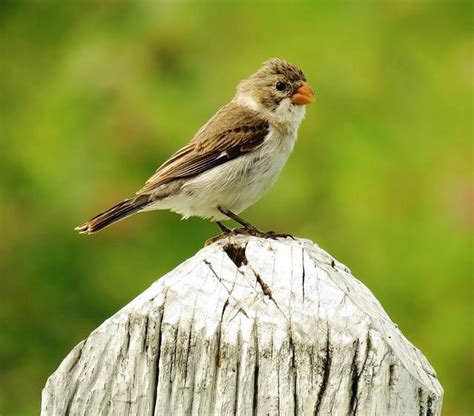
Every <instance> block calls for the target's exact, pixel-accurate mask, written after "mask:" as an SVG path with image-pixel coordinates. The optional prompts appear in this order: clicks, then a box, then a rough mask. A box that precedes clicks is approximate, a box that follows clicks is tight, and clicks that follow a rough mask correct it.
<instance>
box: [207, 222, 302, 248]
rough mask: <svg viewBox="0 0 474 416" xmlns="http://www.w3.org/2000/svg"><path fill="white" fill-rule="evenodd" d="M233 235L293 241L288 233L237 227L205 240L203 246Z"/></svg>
mask: <svg viewBox="0 0 474 416" xmlns="http://www.w3.org/2000/svg"><path fill="white" fill-rule="evenodd" d="M233 235H250V236H252V237H259V238H271V239H272V240H277V239H278V238H291V239H292V240H294V239H295V237H293V236H292V235H291V234H288V233H276V232H275V231H261V230H259V229H258V228H255V227H239V228H233V229H231V230H229V231H224V232H222V234H219V235H216V236H215V237H212V238H209V239H208V240H206V242H205V243H204V245H205V246H206V247H207V246H209V245H211V244H212V243H215V242H216V241H219V240H222V239H223V238H227V237H231V236H233Z"/></svg>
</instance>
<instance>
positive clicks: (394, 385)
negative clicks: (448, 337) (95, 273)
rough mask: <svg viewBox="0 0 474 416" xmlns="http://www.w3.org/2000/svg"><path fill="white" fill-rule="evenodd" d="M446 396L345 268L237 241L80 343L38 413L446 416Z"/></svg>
mask: <svg viewBox="0 0 474 416" xmlns="http://www.w3.org/2000/svg"><path fill="white" fill-rule="evenodd" d="M381 278H383V277H381ZM442 397H443V390H442V387H441V386H440V384H439V382H438V380H437V378H436V374H435V372H434V370H433V368H432V367H431V366H430V364H429V363H428V361H427V360H426V358H425V357H424V356H423V355H422V354H421V352H420V351H419V350H417V349H416V348H415V347H414V346H413V345H412V344H411V343H410V342H409V341H407V339H406V338H405V337H404V336H403V335H402V333H401V332H400V331H399V329H398V328H397V326H396V325H395V324H394V323H393V322H392V321H391V320H390V318H389V317H388V316H387V314H386V313H385V311H384V310H383V308H382V306H381V305H380V303H379V302H378V301H377V299H375V297H374V296H373V295H372V293H371V292H370V291H369V290H368V289H367V288H366V287H365V286H364V285H363V284H362V283H361V282H360V281H358V280H357V279H355V278H354V277H353V276H352V275H351V273H350V271H349V269H348V268H347V267H346V266H344V265H343V264H341V263H340V262H338V261H337V260H335V259H334V258H332V257H331V256H330V255H329V254H327V253H326V252H325V251H323V250H322V249H320V248H319V247H318V246H316V245H315V244H314V243H312V242H311V241H308V240H299V239H297V240H291V239H286V240H281V239H280V240H264V239H259V238H254V237H245V236H236V237H232V238H231V239H230V240H229V239H225V240H221V241H219V242H217V243H214V244H213V245H211V246H209V247H206V248H204V249H202V250H201V251H199V252H198V253H197V254H196V255H195V256H194V257H192V258H191V259H189V260H187V261H186V262H184V263H183V264H181V265H180V266H178V267H177V268H176V269H175V270H173V271H171V272H170V273H168V274H167V275H165V276H163V277H162V278H161V279H159V280H158V281H156V282H155V283H153V284H152V286H151V287H150V288H149V289H147V290H146V291H144V292H143V293H142V294H141V295H139V296H138V297H137V298H136V299H135V300H133V301H132V302H131V303H129V304H128V305H127V306H125V307H124V308H123V309H121V310H120V311H119V312H117V313H116V314H115V315H114V316H112V317H111V318H109V319H108V320H106V321H105V322H104V323H103V324H102V325H101V326H100V327H99V328H97V329H96V330H95V331H94V332H92V333H91V334H90V336H89V337H88V338H87V339H86V340H85V341H82V342H81V343H79V344H78V345H77V346H76V347H75V348H74V349H73V350H72V351H71V352H70V353H69V355H68V356H67V357H66V358H65V359H64V361H63V362H62V363H61V365H60V366H59V368H58V369H57V370H56V371H55V372H54V374H53V375H52V376H51V377H50V378H49V379H48V381H47V384H46V386H45V388H44V390H43V395H42V415H43V416H46V415H144V416H146V415H234V414H237V415H252V414H255V415H276V414H283V415H296V414H297V415H374V416H379V415H403V416H406V415H439V414H441V402H442Z"/></svg>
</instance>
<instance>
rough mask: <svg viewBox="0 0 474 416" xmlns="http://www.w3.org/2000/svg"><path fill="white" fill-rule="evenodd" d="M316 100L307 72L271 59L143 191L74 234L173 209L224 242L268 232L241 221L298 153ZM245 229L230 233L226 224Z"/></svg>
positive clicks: (161, 167) (82, 226) (245, 81)
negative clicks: (202, 221)
mask: <svg viewBox="0 0 474 416" xmlns="http://www.w3.org/2000/svg"><path fill="white" fill-rule="evenodd" d="M314 100H315V97H314V93H313V90H312V88H311V87H310V86H309V84H308V83H307V82H306V77H305V75H304V74H303V71H302V70H301V69H299V68H298V67H296V66H295V65H292V64H290V63H289V62H287V61H284V60H282V59H278V58H273V59H270V60H268V61H266V62H264V63H263V65H262V67H261V68H260V69H259V70H258V71H257V72H255V73H254V74H253V75H251V76H250V77H248V78H246V79H244V80H242V81H241V82H240V83H239V84H238V86H237V90H236V94H235V96H234V97H233V98H232V100H231V101H230V102H229V103H228V104H226V105H225V106H224V107H222V108H221V109H220V110H219V111H218V112H217V113H216V114H215V115H214V116H213V117H212V118H211V119H210V120H209V121H208V122H207V123H206V124H204V125H203V126H202V127H201V128H200V129H199V130H198V132H197V133H196V134H195V135H194V137H193V138H192V139H191V141H190V142H189V143H188V144H187V145H185V146H184V147H183V148H182V149H180V150H178V151H177V152H176V153H175V154H173V155H172V156H171V157H170V158H169V159H168V160H167V161H166V162H165V163H163V164H162V165H161V166H160V167H159V168H158V169H157V171H156V172H155V174H154V175H153V176H151V177H150V178H149V179H148V180H147V181H146V183H145V185H144V186H143V188H141V189H140V190H139V191H138V192H136V194H135V195H134V196H132V197H130V198H127V199H125V200H124V201H123V202H120V203H119V204H117V205H115V206H113V207H112V208H110V209H108V210H107V211H105V212H102V213H101V214H99V215H97V216H95V217H94V218H92V219H90V220H89V221H87V222H86V223H84V224H82V225H80V226H78V227H76V228H75V229H76V230H77V231H79V233H87V234H92V233H95V232H97V231H100V230H102V229H103V228H105V227H108V226H109V225H111V224H113V223H115V222H117V221H120V220H122V219H124V218H126V217H129V216H131V215H133V214H135V213H137V212H143V211H151V210H156V209H169V210H171V211H174V212H177V213H178V214H181V215H182V216H183V218H189V217H191V216H198V217H202V218H208V219H210V220H212V221H213V222H215V223H216V224H217V225H218V227H219V228H220V230H221V232H222V234H221V235H220V236H218V237H216V238H219V237H221V236H225V235H228V234H229V233H232V232H236V233H238V232H240V233H248V234H252V235H261V236H277V234H275V233H272V232H269V233H263V232H261V231H259V230H258V229H257V228H255V227H254V226H253V225H251V224H250V223H248V222H246V221H245V220H243V219H242V218H240V217H239V216H238V215H237V214H240V213H241V212H242V211H244V210H245V209H246V208H248V207H249V206H251V205H252V204H254V203H255V202H256V201H257V200H258V199H259V198H260V197H261V196H262V194H263V193H264V192H265V191H266V190H267V189H268V188H269V187H270V186H271V185H272V184H273V183H274V182H275V180H276V179H277V177H278V175H279V174H280V172H281V170H282V168H283V166H284V165H285V163H286V161H287V160H288V157H289V155H290V153H291V151H292V150H293V146H294V144H295V141H296V137H297V133H298V127H299V126H300V124H301V122H302V120H303V118H304V114H305V105H306V104H309V103H312V102H313V101H314ZM225 219H232V220H234V221H236V222H237V223H239V224H240V225H242V227H241V228H238V229H234V230H231V229H229V228H227V227H226V226H225V225H224V224H222V222H221V221H222V220H225Z"/></svg>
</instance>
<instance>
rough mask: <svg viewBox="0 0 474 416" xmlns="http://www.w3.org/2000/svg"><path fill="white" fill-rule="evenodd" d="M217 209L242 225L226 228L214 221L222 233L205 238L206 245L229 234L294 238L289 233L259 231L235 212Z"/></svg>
mask: <svg viewBox="0 0 474 416" xmlns="http://www.w3.org/2000/svg"><path fill="white" fill-rule="evenodd" d="M217 209H218V210H219V211H220V212H221V213H222V214H224V215H225V216H226V217H229V218H230V219H231V220H234V221H235V222H237V223H239V224H240V225H242V227H241V228H234V229H230V228H227V227H226V226H225V225H224V224H222V223H221V222H220V221H216V224H217V226H218V227H219V229H220V230H221V232H222V233H221V234H219V235H218V236H216V237H213V238H210V239H209V240H207V241H206V243H205V245H206V246H208V245H209V244H212V243H215V242H216V241H219V240H221V239H223V238H225V237H228V236H230V235H235V234H246V235H251V236H254V237H261V238H272V239H274V240H276V239H277V238H287V237H290V238H293V239H294V237H293V236H292V235H291V234H280V233H275V232H274V231H260V230H259V229H258V228H256V227H254V226H253V225H252V224H250V223H249V222H247V221H245V220H243V219H242V218H240V217H239V216H238V215H237V214H234V213H233V212H232V211H230V210H228V209H225V208H222V207H217Z"/></svg>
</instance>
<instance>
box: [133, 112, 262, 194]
mask: <svg viewBox="0 0 474 416" xmlns="http://www.w3.org/2000/svg"><path fill="white" fill-rule="evenodd" d="M268 132H269V124H268V122H267V121H266V120H265V119H263V118H262V117H260V116H259V115H258V113H256V112H255V111H253V110H250V109H247V108H245V107H242V106H239V105H237V104H235V103H230V104H228V105H227V106H225V107H223V108H222V109H221V110H219V112H218V113H217V114H216V115H215V116H214V117H213V118H211V119H210V120H209V121H208V122H207V123H206V124H205V125H204V126H203V127H202V128H201V129H200V130H199V131H198V132H197V133H196V135H195V136H194V137H193V139H192V140H191V141H190V142H189V143H188V144H187V145H186V146H184V147H183V148H182V149H180V150H178V151H177V152H176V153H175V154H174V155H172V156H171V157H170V158H169V159H168V160H167V161H166V162H165V163H163V164H162V165H161V166H160V167H159V168H158V170H157V171H156V172H155V174H154V175H153V176H152V177H151V178H150V179H148V180H147V181H146V183H145V186H144V187H143V188H142V189H140V190H139V191H138V192H137V194H142V193H148V192H150V191H152V190H153V189H155V188H156V187H158V186H160V185H163V184H165V183H168V182H171V181H173V180H175V179H182V178H189V177H192V176H196V175H199V174H200V173H203V172H205V171H207V170H209V169H212V168H214V167H216V166H219V165H221V164H223V163H226V162H228V161H230V160H232V159H235V158H237V157H239V156H241V155H243V154H246V153H249V152H252V151H253V150H255V149H257V148H258V147H259V146H261V145H262V143H263V142H264V140H265V137H266V136H267V135H268Z"/></svg>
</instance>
